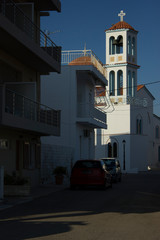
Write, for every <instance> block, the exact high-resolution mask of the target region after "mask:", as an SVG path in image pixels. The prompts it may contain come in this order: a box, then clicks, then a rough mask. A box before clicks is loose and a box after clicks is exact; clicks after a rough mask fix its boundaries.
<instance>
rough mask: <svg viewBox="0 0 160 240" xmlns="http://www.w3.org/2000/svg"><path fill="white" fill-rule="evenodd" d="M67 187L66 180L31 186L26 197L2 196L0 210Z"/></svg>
mask: <svg viewBox="0 0 160 240" xmlns="http://www.w3.org/2000/svg"><path fill="white" fill-rule="evenodd" d="M67 188H69V183H67V182H65V183H64V184H62V185H56V184H44V185H40V186H38V187H35V188H33V189H32V190H31V194H30V195H29V196H26V197H4V199H3V200H0V211H1V210H4V209H7V208H10V207H13V206H15V205H18V204H21V203H25V202H29V201H32V200H33V199H36V198H39V197H43V196H47V195H49V194H51V193H54V192H58V191H62V190H64V189H67Z"/></svg>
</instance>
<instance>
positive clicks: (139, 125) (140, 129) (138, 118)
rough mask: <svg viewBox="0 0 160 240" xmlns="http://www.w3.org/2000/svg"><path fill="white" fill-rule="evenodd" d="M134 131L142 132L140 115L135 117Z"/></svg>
mask: <svg viewBox="0 0 160 240" xmlns="http://www.w3.org/2000/svg"><path fill="white" fill-rule="evenodd" d="M136 133H137V134H140V135H141V134H142V118H141V116H138V117H137V119H136Z"/></svg>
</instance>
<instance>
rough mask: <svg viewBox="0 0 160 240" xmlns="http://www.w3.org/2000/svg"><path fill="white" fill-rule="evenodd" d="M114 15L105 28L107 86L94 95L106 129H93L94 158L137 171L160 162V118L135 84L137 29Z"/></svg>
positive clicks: (145, 91)
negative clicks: (115, 160)
mask: <svg viewBox="0 0 160 240" xmlns="http://www.w3.org/2000/svg"><path fill="white" fill-rule="evenodd" d="M118 16H119V17H120V21H119V22H118V23H116V24H114V25H112V26H111V27H110V28H109V29H107V30H106V31H105V34H106V64H105V68H106V69H107V80H108V86H106V87H105V88H104V89H102V88H101V87H97V92H96V98H97V107H100V108H101V109H103V111H105V112H106V114H107V129H96V130H95V158H102V157H117V158H118V159H119V161H120V163H121V168H122V171H123V172H130V173H137V172H139V171H147V170H148V169H150V168H151V167H158V166H159V164H160V135H159V127H160V118H159V117H158V116H156V115H155V114H153V102H154V96H153V95H152V94H151V92H150V91H149V90H148V89H147V87H146V86H145V85H143V84H139V83H138V79H137V70H138V69H139V68H140V66H139V65H138V64H137V34H138V31H137V30H135V29H134V28H133V27H132V26H131V25H129V24H128V23H126V22H125V21H124V20H123V18H124V16H125V13H124V12H123V11H121V12H120V13H119V14H118ZM108 95H109V99H110V101H109V102H108V103H107V102H105V101H103V99H104V98H105V97H107V96H108ZM99 99H102V101H100V100H99ZM107 99H108V97H107Z"/></svg>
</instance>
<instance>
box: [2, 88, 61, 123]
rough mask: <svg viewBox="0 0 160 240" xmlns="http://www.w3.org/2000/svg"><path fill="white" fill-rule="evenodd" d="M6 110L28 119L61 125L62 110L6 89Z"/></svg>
mask: <svg viewBox="0 0 160 240" xmlns="http://www.w3.org/2000/svg"><path fill="white" fill-rule="evenodd" d="M5 112H6V113H9V114H12V115H13V116H18V117H21V118H25V119H28V120H32V121H36V122H40V123H44V124H47V125H52V126H56V127H60V111H57V110H54V109H52V108H49V107H47V106H45V105H43V104H40V103H37V102H35V101H32V100H31V99H29V98H27V97H24V96H22V95H20V94H17V93H15V92H13V91H11V90H9V89H5Z"/></svg>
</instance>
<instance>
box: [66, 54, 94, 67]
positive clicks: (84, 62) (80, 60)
mask: <svg viewBox="0 0 160 240" xmlns="http://www.w3.org/2000/svg"><path fill="white" fill-rule="evenodd" d="M69 65H92V62H91V57H89V56H83V57H79V58H76V59H74V60H73V61H72V62H70V63H69Z"/></svg>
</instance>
